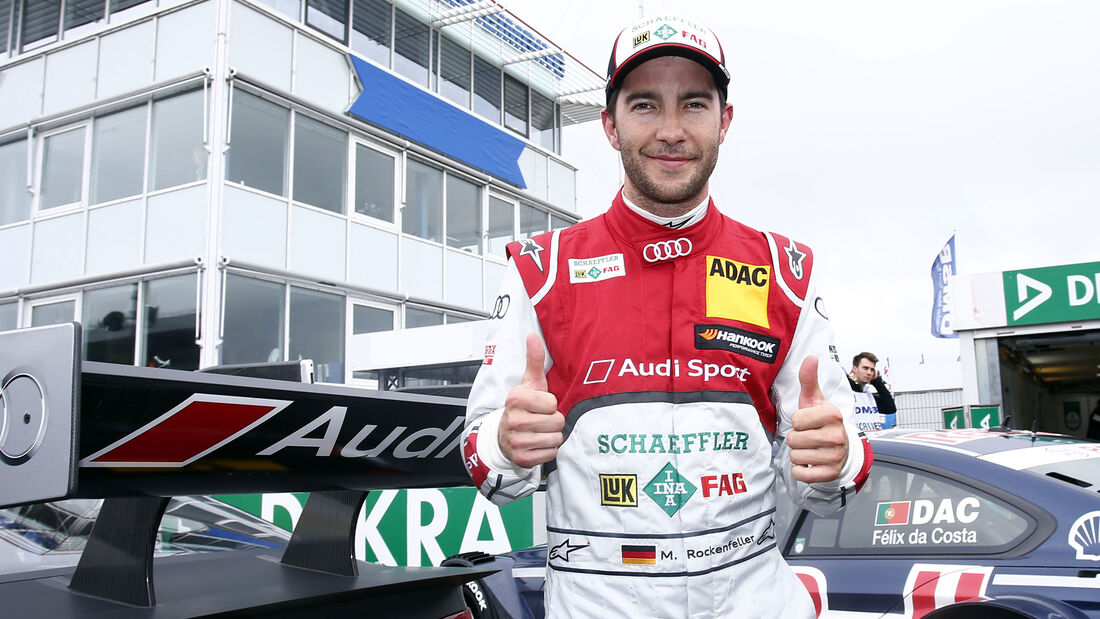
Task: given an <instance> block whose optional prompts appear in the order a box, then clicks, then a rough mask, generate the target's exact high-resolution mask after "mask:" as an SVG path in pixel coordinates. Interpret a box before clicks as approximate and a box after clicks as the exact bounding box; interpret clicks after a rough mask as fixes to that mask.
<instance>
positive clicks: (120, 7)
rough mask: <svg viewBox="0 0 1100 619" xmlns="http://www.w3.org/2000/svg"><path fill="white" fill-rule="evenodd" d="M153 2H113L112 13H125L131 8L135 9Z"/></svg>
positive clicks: (134, 0) (125, 0)
mask: <svg viewBox="0 0 1100 619" xmlns="http://www.w3.org/2000/svg"><path fill="white" fill-rule="evenodd" d="M151 1H152V0H111V3H110V4H111V12H112V13H118V12H119V11H124V10H126V9H128V8H130V7H134V6H137V5H139V4H145V3H146V2H151Z"/></svg>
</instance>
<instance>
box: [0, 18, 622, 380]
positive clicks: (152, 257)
mask: <svg viewBox="0 0 1100 619" xmlns="http://www.w3.org/2000/svg"><path fill="white" fill-rule="evenodd" d="M0 29H2V33H0V258H2V259H3V262H4V268H3V269H0V330H7V329H12V328H18V327H29V326H38V325H46V324H53V323H58V322H68V321H74V320H75V321H79V322H80V323H81V324H82V325H83V327H84V334H83V336H84V358H85V359H87V360H93V361H108V362H114V363H123V364H136V365H151V366H161V367H170V368H174V369H185V370H187V369H197V368H199V367H205V366H209V365H216V364H235V363H252V362H263V361H276V360H293V359H299V358H309V359H313V360H314V362H315V364H316V368H317V378H318V380H320V381H325V382H345V383H355V384H363V385H366V386H374V377H373V376H372V375H371V374H369V373H364V372H353V371H352V368H351V367H350V366H349V365H348V364H347V363H346V360H347V351H348V348H349V345H350V342H351V340H352V337H353V335H355V334H360V333H369V332H376V331H387V330H393V329H401V328H408V327H417V326H429V325H440V324H452V323H457V322H463V321H467V320H472V319H478V318H483V317H485V316H486V315H487V314H488V311H489V310H491V308H492V304H493V301H494V299H495V297H496V290H497V287H498V284H499V281H500V279H501V277H502V274H503V272H504V267H505V257H504V245H505V244H506V243H507V242H509V241H511V240H514V239H519V238H526V237H528V236H530V235H533V234H536V233H538V232H542V231H545V230H548V229H551V228H559V227H564V226H566V225H569V224H571V223H573V222H575V221H577V219H578V216H577V214H576V204H575V202H576V190H575V185H576V181H575V177H576V170H575V168H574V167H573V166H571V165H570V164H569V163H568V162H566V161H564V160H563V159H562V158H561V156H560V152H561V127H562V126H563V125H567V124H571V123H576V122H584V121H588V120H594V119H596V118H598V116H599V110H600V108H601V107H602V85H603V82H602V79H601V78H600V77H599V76H598V75H596V74H595V73H594V72H593V71H592V70H590V69H588V68H587V67H584V66H583V65H581V64H580V63H579V62H577V61H575V60H574V59H572V58H571V57H570V56H569V55H568V54H566V53H565V52H563V51H562V50H560V49H558V48H556V47H554V46H553V44H552V43H550V42H549V41H546V40H545V39H543V38H542V37H540V36H539V35H538V34H537V33H536V32H535V31H534V30H533V29H532V28H530V27H529V26H526V25H525V24H523V23H522V22H520V21H519V20H518V19H517V18H515V17H514V16H512V15H510V14H508V13H507V12H506V11H503V10H502V9H501V7H500V6H499V5H497V4H495V3H494V2H492V1H491V0H487V1H481V2H472V1H470V0H393V1H392V2H391V1H389V0H145V1H140V0H0Z"/></svg>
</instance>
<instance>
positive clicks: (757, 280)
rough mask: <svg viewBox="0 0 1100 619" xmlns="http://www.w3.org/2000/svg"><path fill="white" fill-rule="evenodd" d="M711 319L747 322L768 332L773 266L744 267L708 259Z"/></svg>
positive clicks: (714, 258)
mask: <svg viewBox="0 0 1100 619" xmlns="http://www.w3.org/2000/svg"><path fill="white" fill-rule="evenodd" d="M706 269H707V289H706V294H707V317H708V318H725V319H727V320H737V321H740V322H747V323H749V324H753V325H757V326H760V327H764V328H769V327H770V326H771V325H770V324H769V323H768V291H769V290H770V289H771V275H772V268H771V266H770V265H769V266H764V265H755V264H744V263H741V262H737V261H734V260H730V259H729V258H722V257H720V256H707V260H706Z"/></svg>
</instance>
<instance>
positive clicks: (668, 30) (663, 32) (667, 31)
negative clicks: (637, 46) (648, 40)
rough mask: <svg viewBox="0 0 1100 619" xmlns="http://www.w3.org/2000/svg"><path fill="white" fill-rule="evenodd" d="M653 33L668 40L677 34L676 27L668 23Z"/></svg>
mask: <svg viewBox="0 0 1100 619" xmlns="http://www.w3.org/2000/svg"><path fill="white" fill-rule="evenodd" d="M653 34H655V35H657V36H659V37H661V38H662V39H664V40H666V41H667V40H669V39H671V38H672V37H674V36H676V29H675V28H673V27H672V26H669V25H668V24H665V25H663V26H661V27H660V28H658V29H657V31H656V32H654V33H653Z"/></svg>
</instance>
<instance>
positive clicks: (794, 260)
mask: <svg viewBox="0 0 1100 619" xmlns="http://www.w3.org/2000/svg"><path fill="white" fill-rule="evenodd" d="M783 251H785V252H787V264H788V266H790V267H791V275H794V278H795V279H798V280H801V279H802V277H803V275H805V274H804V273H803V272H802V261H803V260H805V259H806V254H805V253H804V252H801V251H799V250H798V247H797V246H796V245H795V244H794V241H793V240H792V241H791V244H790V245H788V246H786V247H784V248H783Z"/></svg>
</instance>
